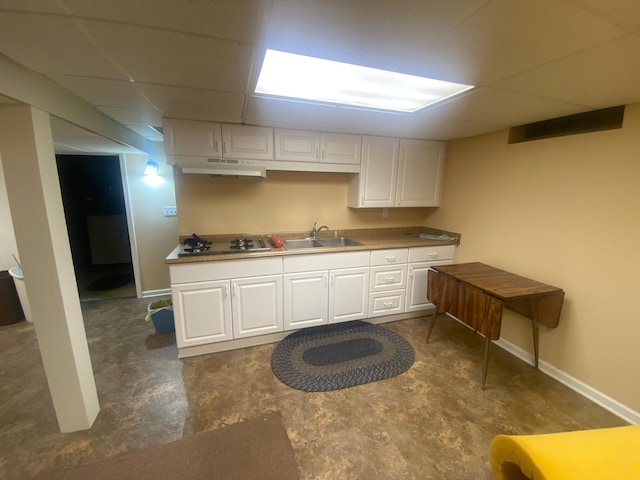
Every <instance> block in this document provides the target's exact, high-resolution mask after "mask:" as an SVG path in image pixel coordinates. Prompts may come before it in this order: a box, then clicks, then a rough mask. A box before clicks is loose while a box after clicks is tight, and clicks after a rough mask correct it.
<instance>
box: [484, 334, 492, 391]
mask: <svg viewBox="0 0 640 480" xmlns="http://www.w3.org/2000/svg"><path fill="white" fill-rule="evenodd" d="M490 347H491V335H487V336H486V337H485V341H484V363H483V364H482V390H484V387H485V385H486V383H487V370H488V369H489V348H490Z"/></svg>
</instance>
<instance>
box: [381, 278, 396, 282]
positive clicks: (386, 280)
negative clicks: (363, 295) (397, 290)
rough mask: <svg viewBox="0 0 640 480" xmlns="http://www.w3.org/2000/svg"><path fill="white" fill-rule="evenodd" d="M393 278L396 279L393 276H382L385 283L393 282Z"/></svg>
mask: <svg viewBox="0 0 640 480" xmlns="http://www.w3.org/2000/svg"><path fill="white" fill-rule="evenodd" d="M395 280H396V279H395V278H393V277H384V281H385V282H386V283H393V282H395Z"/></svg>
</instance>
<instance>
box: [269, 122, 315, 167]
mask: <svg viewBox="0 0 640 480" xmlns="http://www.w3.org/2000/svg"><path fill="white" fill-rule="evenodd" d="M273 134H274V138H275V159H276V160H283V161H286V162H289V161H290V162H319V161H320V134H319V133H318V132H309V131H306V130H283V129H280V128H276V129H275V130H274V132H273Z"/></svg>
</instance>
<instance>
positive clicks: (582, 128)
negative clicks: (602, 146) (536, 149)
mask: <svg viewBox="0 0 640 480" xmlns="http://www.w3.org/2000/svg"><path fill="white" fill-rule="evenodd" d="M623 119H624V105H622V106H619V107H611V108H603V109H601V110H593V111H591V112H585V113H577V114H575V115H567V116H566V117H559V118H552V119H551V120H543V121H541V122H535V123H528V124H526V125H519V126H517V127H512V128H511V129H510V130H509V143H520V142H530V141H532V140H541V139H543V138H553V137H561V136H563V135H577V134H579V133H589V132H598V131H601V130H613V129H616V128H622V120H623Z"/></svg>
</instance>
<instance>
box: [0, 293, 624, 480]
mask: <svg viewBox="0 0 640 480" xmlns="http://www.w3.org/2000/svg"><path fill="white" fill-rule="evenodd" d="M148 303H149V299H146V300H145V299H135V298H133V299H111V300H97V301H92V302H84V303H83V305H82V307H83V312H84V318H85V324H86V330H87V336H88V340H89V348H90V352H91V358H92V362H93V369H94V372H95V377H96V383H97V387H98V394H99V398H100V404H101V412H100V414H99V416H98V418H97V420H96V422H95V424H94V426H93V428H91V429H90V430H88V431H83V432H76V433H71V434H61V433H59V432H58V426H57V423H56V419H55V413H54V411H53V407H52V404H51V400H50V396H49V392H48V387H47V383H46V378H45V375H44V370H43V367H42V362H41V360H40V357H39V353H38V348H37V342H36V339H35V333H34V329H33V325H31V324H27V323H26V322H21V323H19V324H14V325H9V326H4V327H0V478H2V479H8V480H14V479H16V480H17V479H21V480H23V479H28V478H30V477H31V476H33V475H35V474H36V473H39V472H41V471H45V470H53V469H64V468H68V467H71V466H74V465H78V464H84V463H91V462H95V461H97V460H100V459H103V458H106V457H110V456H113V455H117V454H119V453H123V452H127V451H131V450H136V449H141V448H145V447H150V446H153V445H160V444H164V443H168V442H171V441H174V440H177V439H179V438H181V437H183V436H187V435H191V434H193V433H196V432H200V431H203V430H210V429H216V428H220V427H222V426H225V425H229V424H233V423H235V422H239V421H242V420H243V419H247V418H250V417H253V416H257V415H260V414H262V413H265V412H269V411H278V412H280V413H281V415H282V417H283V419H284V422H285V426H286V429H287V433H288V435H289V438H290V440H291V444H292V447H293V450H294V452H295V456H296V460H297V463H298V468H299V471H300V477H301V478H302V479H368V480H369V479H456V480H465V479H470V480H471V479H474V480H477V479H489V478H491V473H490V469H489V463H488V459H489V445H490V442H491V440H492V438H493V437H494V436H495V435H496V434H498V433H522V434H531V433H542V432H556V431H564V430H577V429H585V428H596V427H608V426H618V425H624V424H625V422H623V421H622V420H621V419H619V418H618V417H616V416H614V415H613V414H611V413H609V412H607V411H605V410H603V409H602V408H600V407H598V406H597V405H595V404H593V403H591V402H590V401H588V400H586V399H585V398H583V397H581V396H580V395H578V394H577V393H575V392H573V391H572V390H570V389H568V388H566V387H564V386H563V385H561V384H559V383H558V382H556V381H555V380H553V379H551V378H549V377H547V376H546V375H544V374H542V373H540V372H539V371H536V370H534V369H533V368H532V367H530V366H529V365H527V364H525V363H523V362H522V361H520V360H518V359H517V358H515V357H513V356H511V355H510V354H508V353H506V352H504V351H502V350H501V349H500V348H498V347H495V346H494V348H493V350H492V356H491V361H490V366H489V374H488V379H487V389H486V390H484V391H483V390H481V389H480V384H479V381H480V371H481V362H482V354H483V345H484V343H483V340H482V338H481V337H479V336H477V335H475V334H474V333H473V332H472V331H470V330H469V329H467V328H466V327H464V326H462V325H460V324H459V323H457V322H455V321H454V320H452V319H449V318H448V317H444V316H443V317H441V318H440V319H439V321H438V326H437V328H436V329H435V331H434V334H433V337H432V339H431V342H430V343H429V344H428V345H427V344H425V342H424V338H425V336H426V332H427V320H426V319H425V318H415V319H411V320H405V321H400V322H395V323H389V324H385V326H386V327H387V328H390V329H392V330H394V331H396V332H398V333H400V334H401V335H402V336H403V337H404V338H406V339H407V340H408V341H409V342H410V343H411V344H412V345H413V347H414V349H415V353H416V361H415V363H414V365H413V366H412V367H411V369H409V371H407V372H405V373H404V374H402V375H400V376H398V377H395V378H391V379H387V380H384V381H380V382H376V383H371V384H367V385H361V386H358V387H353V388H349V389H345V390H338V391H334V392H327V393H306V392H301V391H298V390H294V389H291V388H289V387H287V386H286V385H284V384H282V383H281V382H280V381H279V380H277V379H276V378H275V377H274V376H273V374H272V373H271V369H270V363H269V362H270V355H271V352H272V351H273V348H274V345H264V346H259V347H252V348H246V349H242V350H236V351H231V352H223V353H217V354H211V355H203V356H199V357H193V358H188V359H183V360H179V359H177V350H176V346H175V338H174V336H173V335H172V334H168V335H156V334H155V333H154V332H153V327H152V325H150V324H148V323H146V322H145V321H144V314H145V310H146V306H147V304H148ZM212 453H214V452H212ZM239 454H241V452H239Z"/></svg>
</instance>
